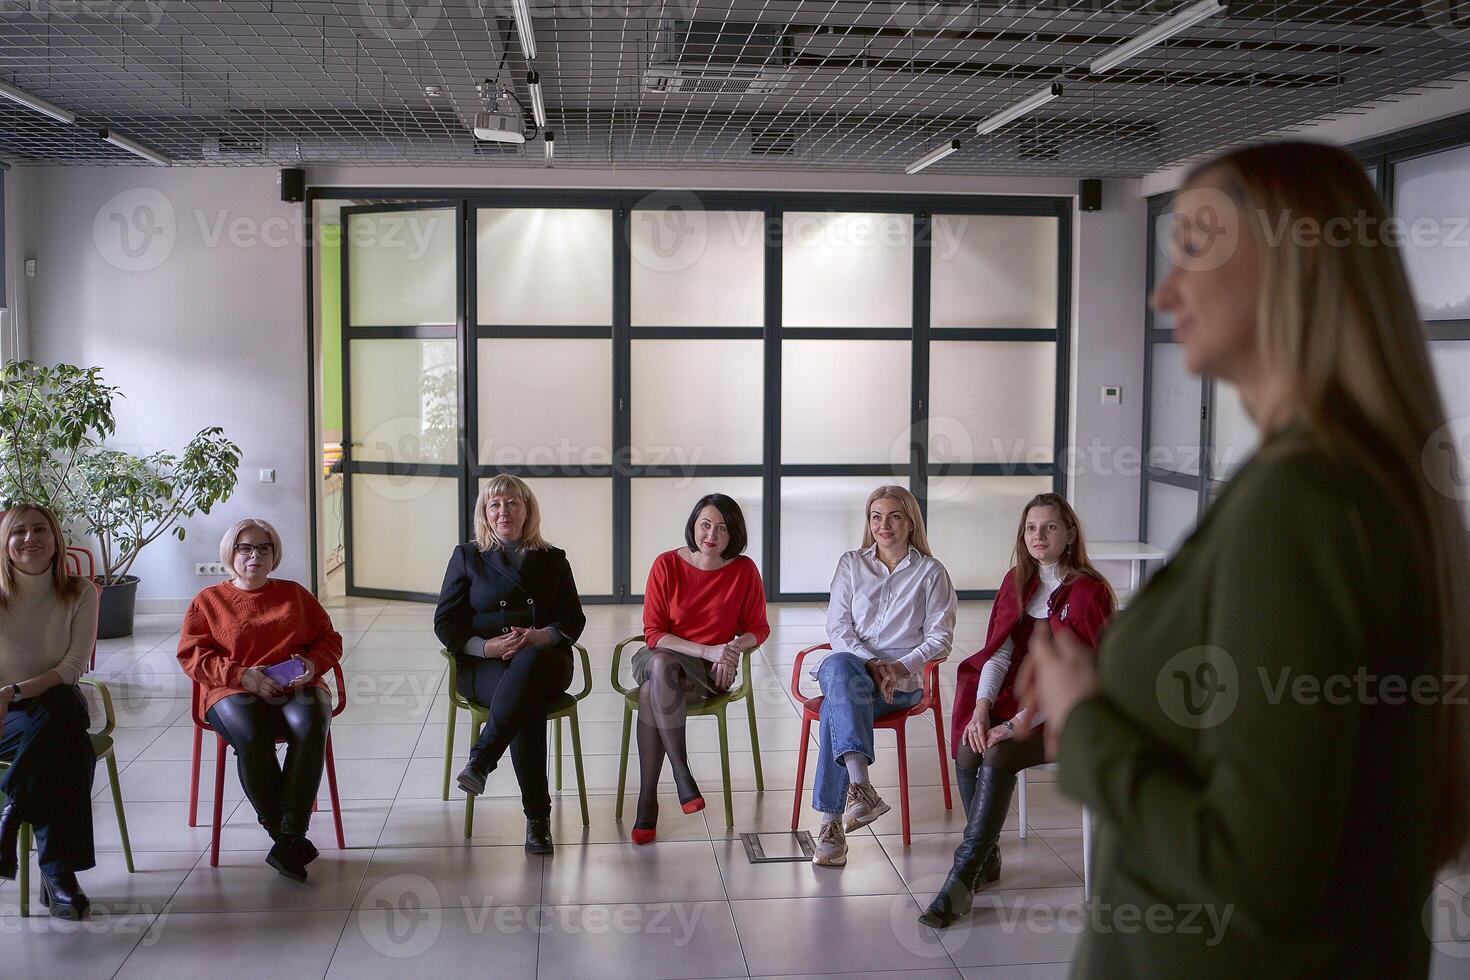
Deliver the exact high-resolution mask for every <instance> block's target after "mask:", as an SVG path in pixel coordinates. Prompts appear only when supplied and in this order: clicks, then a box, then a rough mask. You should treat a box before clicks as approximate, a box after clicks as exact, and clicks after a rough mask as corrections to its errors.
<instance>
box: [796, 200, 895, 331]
mask: <svg viewBox="0 0 1470 980" xmlns="http://www.w3.org/2000/svg"><path fill="white" fill-rule="evenodd" d="M913 244H914V219H913V218H912V217H911V216H910V215H907V214H859V213H842V212H838V213H829V212H820V211H788V212H786V214H785V217H784V234H783V238H782V247H781V270H782V271H781V293H782V296H781V303H782V314H781V315H782V322H783V323H784V324H785V325H786V326H788V327H908V326H911V325H912V324H913V319H914V308H913V285H914V247H913Z"/></svg>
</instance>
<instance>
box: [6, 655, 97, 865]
mask: <svg viewBox="0 0 1470 980" xmlns="http://www.w3.org/2000/svg"><path fill="white" fill-rule="evenodd" d="M87 723H88V717H87V699H86V698H84V697H82V692H81V691H80V690H78V689H77V688H76V687H75V686H74V685H71V684H58V685H56V686H55V687H53V688H51V689H50V690H49V691H46V692H45V693H44V694H41V695H39V696H37V697H34V698H26V699H25V700H23V701H20V702H19V703H17V704H13V705H11V706H10V710H9V711H7V712H6V714H5V724H4V727H3V729H0V762H9V763H10V768H9V769H8V770H6V772H5V775H4V776H3V777H0V793H4V794H5V796H6V798H7V799H9V800H12V801H14V804H15V806H16V808H17V812H18V813H19V814H20V816H21V818H22V819H23V820H25V821H26V822H27V823H29V824H30V825H31V827H32V829H33V830H34V831H35V834H36V849H37V850H38V851H39V852H40V859H41V870H42V871H43V872H45V873H46V874H47V875H48V876H52V877H54V876H55V875H57V874H61V873H63V872H66V871H72V872H76V871H86V870H87V869H88V868H91V867H94V866H96V864H97V859H96V855H95V853H94V851H93V847H92V774H93V772H95V771H96V769H97V756H96V754H95V753H94V752H93V751H92V739H91V737H90V736H88V735H87ZM21 860H26V857H25V855H21Z"/></svg>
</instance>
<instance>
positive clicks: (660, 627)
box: [633, 493, 771, 844]
mask: <svg viewBox="0 0 1470 980" xmlns="http://www.w3.org/2000/svg"><path fill="white" fill-rule="evenodd" d="M684 542H685V544H686V545H687V547H684V548H677V549H675V550H673V551H666V552H664V553H663V554H661V555H659V556H658V558H656V559H654V562H653V568H651V569H650V570H649V572H648V585H647V587H645V588H644V590H643V639H644V642H645V643H646V644H647V646H645V647H644V648H643V649H641V650H639V651H638V652H637V653H635V654H634V655H633V679H634V680H635V681H637V682H638V685H639V689H638V767H639V787H638V816H637V819H636V820H635V821H634V823H633V843H635V844H647V843H649V842H650V841H652V840H653V837H654V828H655V825H656V824H657V823H658V780H659V776H660V775H661V774H662V772H663V768H664V756H665V755H667V756H668V758H669V763H670V764H671V765H672V766H673V767H674V786H675V788H676V789H678V791H679V803H680V804H681V805H682V806H683V808H684V812H685V813H697V812H698V811H700V810H703V809H704V797H703V796H701V795H700V792H699V787H698V786H697V785H696V784H695V782H694V775H693V774H692V773H691V772H690V771H689V755H688V753H687V751H686V750H685V747H684V723H685V720H686V719H687V718H688V708H689V705H690V704H693V703H696V702H699V701H702V700H704V699H705V698H707V697H709V696H710V695H713V694H720V693H723V692H725V691H728V690H729V689H730V685H731V684H732V683H734V681H735V668H736V665H737V664H739V663H740V655H741V654H742V653H744V652H745V651H746V650H750V649H753V648H755V647H758V646H760V645H761V644H762V643H764V642H765V640H766V637H767V636H770V634H771V628H770V626H768V625H767V624H766V593H765V587H764V586H763V585H762V584H761V573H760V570H759V569H757V568H756V567H755V562H753V561H751V560H750V559H749V558H747V557H746V556H745V555H743V554H742V552H743V551H745V544H746V533H745V516H744V515H743V514H742V513H741V512H740V505H739V504H737V503H735V501H733V500H731V499H730V498H729V497H727V496H725V495H724V494H722V493H712V494H709V495H708V496H705V497H702V498H701V499H700V501H699V502H698V503H697V504H695V505H694V510H692V511H691V512H690V514H689V522H688V523H687V524H686V525H685V527H684Z"/></svg>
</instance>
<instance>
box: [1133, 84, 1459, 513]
mask: <svg viewBox="0 0 1470 980" xmlns="http://www.w3.org/2000/svg"><path fill="white" fill-rule="evenodd" d="M1467 146H1470V113H1465V114H1462V115H1458V116H1453V117H1451V118H1449V119H1442V120H1438V121H1436V122H1432V123H1427V124H1425V125H1422V126H1415V127H1412V128H1410V129H1404V130H1400V131H1398V132H1395V133H1389V134H1387V135H1385V136H1381V137H1377V138H1374V139H1371V140H1365V141H1362V142H1359V143H1354V144H1352V145H1350V146H1348V147H1347V150H1348V151H1349V152H1350V153H1352V154H1353V155H1354V156H1356V157H1357V158H1358V159H1359V160H1360V161H1361V162H1362V164H1363V166H1364V168H1373V169H1374V174H1375V176H1376V179H1377V186H1378V193H1379V194H1380V195H1381V196H1382V197H1383V200H1384V202H1385V203H1386V204H1387V205H1388V209H1389V212H1390V213H1392V212H1393V209H1394V191H1395V181H1394V176H1395V168H1396V167H1397V166H1398V165H1399V164H1401V163H1404V162H1406V161H1409V160H1416V159H1420V158H1422V157H1426V156H1432V155H1434V154H1436V153H1442V152H1444V151H1446V150H1458V149H1462V148H1464V147H1467ZM1173 198H1174V194H1173V192H1165V193H1162V194H1155V195H1154V196H1153V197H1150V198H1149V199H1148V236H1147V248H1148V265H1147V269H1148V271H1147V281H1146V283H1145V286H1146V289H1147V292H1146V293H1145V304H1144V331H1145V337H1146V342H1145V344H1144V365H1143V372H1144V382H1143V383H1144V396H1143V397H1144V401H1143V451H1144V459H1145V461H1147V458H1148V447H1149V444H1150V442H1151V441H1152V425H1153V405H1152V391H1153V348H1154V345H1155V344H1159V343H1173V342H1174V339H1173V335H1172V334H1171V332H1170V331H1168V330H1160V329H1157V328H1156V327H1155V326H1154V313H1153V308H1152V307H1151V306H1150V305H1149V304H1148V303H1147V301H1146V300H1147V297H1148V296H1150V295H1152V293H1153V289H1154V286H1155V281H1154V280H1155V275H1156V270H1155V269H1154V256H1155V254H1156V253H1157V242H1156V240H1155V238H1156V228H1157V221H1156V219H1157V218H1158V216H1159V215H1161V214H1163V213H1164V212H1165V211H1167V210H1168V208H1169V205H1170V203H1171V202H1172V201H1173ZM1424 326H1425V332H1426V336H1427V337H1428V339H1429V340H1430V342H1431V343H1432V342H1435V341H1454V340H1463V341H1470V319H1459V320H1429V321H1425V324H1424ZM1215 403H1216V388H1215V382H1214V381H1213V380H1212V379H1209V378H1205V379H1203V383H1202V385H1201V389H1200V473H1199V475H1198V476H1197V477H1196V476H1190V475H1188V474H1183V473H1175V472H1171V471H1168V470H1162V469H1157V468H1154V467H1150V466H1148V465H1146V464H1145V466H1144V470H1143V475H1142V478H1141V480H1140V483H1141V486H1140V493H1139V515H1138V528H1139V537H1140V538H1141V539H1142V540H1145V541H1146V540H1148V493H1149V484H1150V483H1151V482H1154V481H1157V482H1160V483H1167V484H1170V485H1172V486H1177V487H1181V488H1183V489H1186V490H1193V491H1195V492H1196V493H1197V494H1198V507H1197V511H1196V520H1198V518H1199V517H1200V516H1203V514H1204V512H1205V510H1206V509H1207V508H1208V507H1209V505H1210V503H1211V502H1212V501H1213V500H1214V498H1215V497H1216V496H1218V495H1219V494H1220V492H1221V491H1222V490H1223V489H1224V488H1225V485H1226V481H1225V480H1221V479H1217V478H1216V474H1215V473H1214V472H1212V469H1211V458H1212V453H1213V450H1214V439H1213V434H1212V431H1211V429H1212V427H1211V419H1213V418H1214V414H1215Z"/></svg>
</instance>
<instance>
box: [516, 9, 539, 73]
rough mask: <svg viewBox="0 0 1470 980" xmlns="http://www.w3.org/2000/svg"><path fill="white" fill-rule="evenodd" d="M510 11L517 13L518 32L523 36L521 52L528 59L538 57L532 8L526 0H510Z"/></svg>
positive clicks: (532, 59)
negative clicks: (532, 21) (532, 22)
mask: <svg viewBox="0 0 1470 980" xmlns="http://www.w3.org/2000/svg"><path fill="white" fill-rule="evenodd" d="M510 11H511V13H512V14H514V15H515V19H516V33H517V34H519V35H520V36H521V53H522V54H524V55H525V56H526V61H528V62H529V61H534V60H535V59H536V32H535V31H534V30H532V27H531V8H530V6H528V5H527V2H526V0H510Z"/></svg>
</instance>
